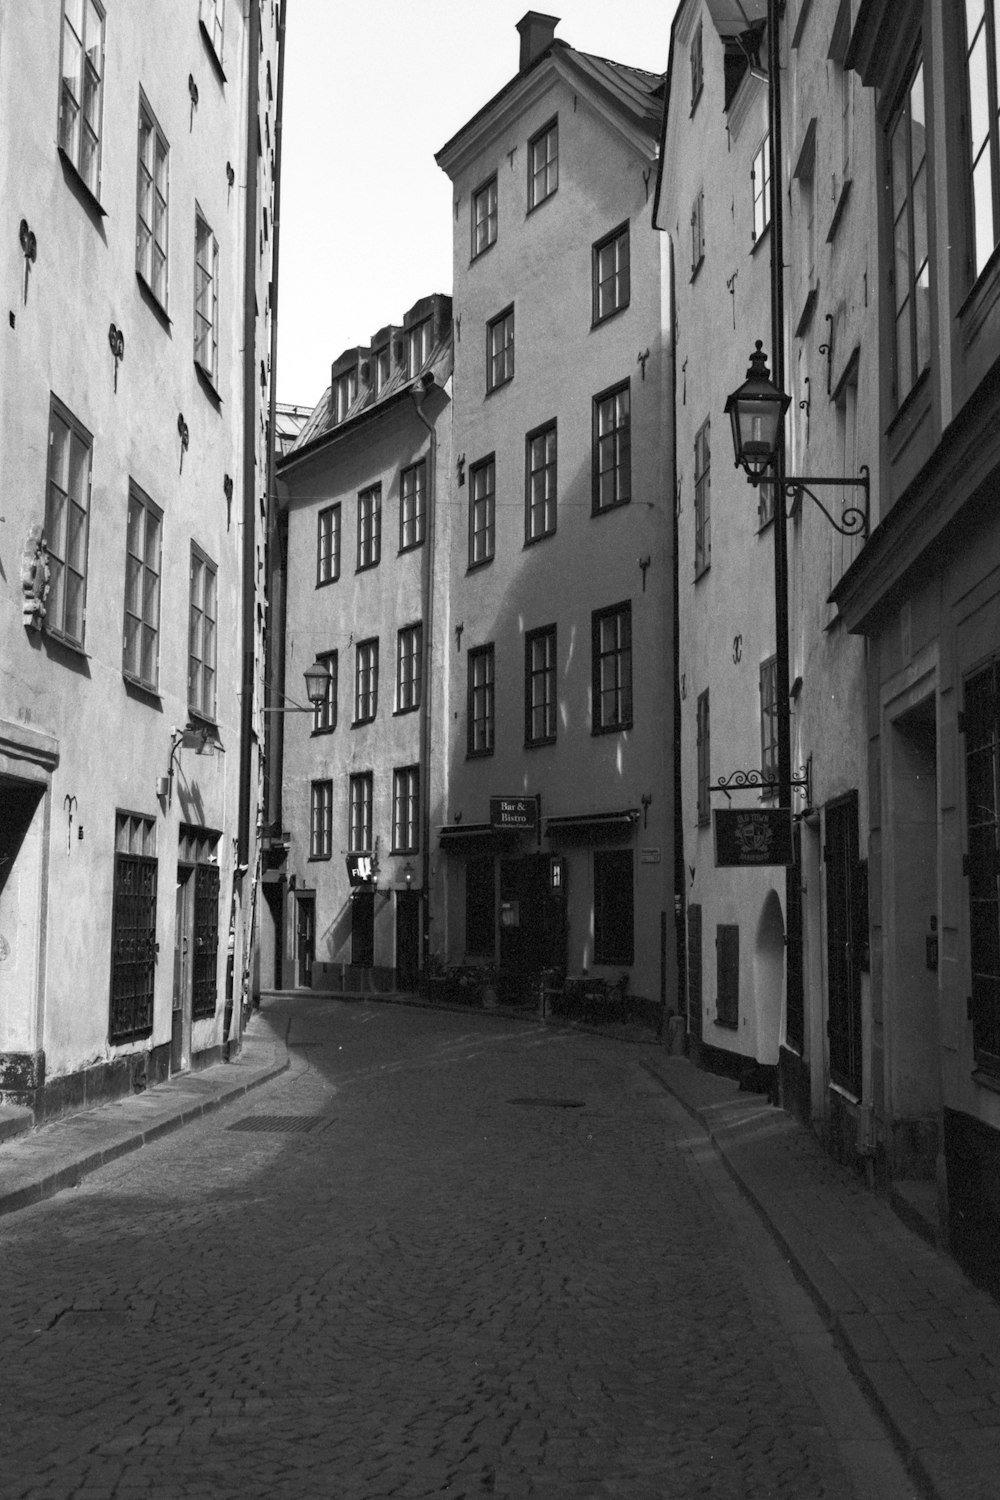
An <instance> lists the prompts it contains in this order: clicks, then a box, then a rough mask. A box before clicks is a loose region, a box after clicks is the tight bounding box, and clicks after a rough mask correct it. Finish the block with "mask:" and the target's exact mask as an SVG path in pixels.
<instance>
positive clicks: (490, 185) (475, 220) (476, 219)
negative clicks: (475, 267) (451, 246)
mask: <svg viewBox="0 0 1000 1500" xmlns="http://www.w3.org/2000/svg"><path fill="white" fill-rule="evenodd" d="M496 237H497V179H496V173H494V175H493V176H492V177H491V178H490V180H489V181H488V182H484V183H483V185H482V187H481V188H477V189H476V191H475V192H474V193H473V195H472V258H473V260H475V258H476V256H477V255H482V253H483V251H484V250H488V249H489V248H490V246H491V245H492V244H495V243H496Z"/></svg>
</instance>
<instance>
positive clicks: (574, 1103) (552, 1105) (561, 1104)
mask: <svg viewBox="0 0 1000 1500" xmlns="http://www.w3.org/2000/svg"><path fill="white" fill-rule="evenodd" d="M586 1102H587V1101H586V1099H508V1100H507V1103H508V1104H527V1105H534V1106H535V1107H537V1108H539V1109H582V1108H583V1106H584V1105H585V1104H586Z"/></svg>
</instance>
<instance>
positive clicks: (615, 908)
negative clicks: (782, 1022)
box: [435, 12, 674, 1006]
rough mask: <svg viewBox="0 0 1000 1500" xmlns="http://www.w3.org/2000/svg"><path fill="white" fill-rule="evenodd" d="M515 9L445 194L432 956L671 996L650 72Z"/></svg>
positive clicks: (507, 994) (666, 505) (664, 496)
mask: <svg viewBox="0 0 1000 1500" xmlns="http://www.w3.org/2000/svg"><path fill="white" fill-rule="evenodd" d="M556 24H557V22H556V19H555V18H554V17H551V16H545V15H541V14H539V13H537V12H529V13H528V14H527V15H526V16H525V17H524V19H523V20H522V21H521V22H520V23H519V26H518V30H519V33H520V57H519V69H518V72H517V74H516V75H515V76H514V78H512V80H511V82H510V83H509V84H508V85H507V86H506V87H505V88H504V89H502V90H501V91H500V93H499V94H497V95H496V96H495V97H494V98H493V99H491V100H490V101H489V102H488V103H487V104H485V105H484V106H483V108H482V109H481V110H480V111H479V112H478V113H477V114H476V115H475V116H474V117H473V118H472V119H471V120H470V121H468V122H467V124H465V125H464V126H463V127H462V129H461V130H459V131H458V132H457V134H456V135H455V136H453V137H452V139H451V140H450V141H449V142H448V143H447V144H446V145H445V146H444V147H443V148H442V149H441V151H439V152H438V156H437V160H438V163H439V165H440V166H441V167H442V169H443V170H444V171H445V172H446V173H447V174H448V176H449V178H450V179H451V182H452V185H453V197H454V207H455V238H454V296H455V308H456V320H455V329H456V336H455V397H454V405H453V411H452V434H453V451H454V466H453V469H452V471H451V473H450V475H449V497H450V503H449V508H448V528H447V537H445V536H444V534H443V531H444V529H442V543H443V544H444V545H446V546H447V569H448V590H447V591H448V598H449V601H450V612H451V613H450V622H449V625H448V628H447V635H446V640H445V639H444V632H442V650H444V649H445V646H446V649H447V656H448V662H449V665H448V668H447V671H446V673H445V683H446V690H447V692H448V695H449V697H448V712H447V727H448V738H447V742H446V748H445V754H446V757H447V788H446V799H447V800H446V807H445V816H444V818H443V819H442V825H443V826H441V827H440V828H439V829H438V830H437V831H438V834H439V850H440V857H441V860H442V867H443V889H444V907H443V911H442V915H441V920H440V923H439V924H438V925H437V926H436V929H435V932H436V939H440V946H439V949H438V951H439V952H440V955H441V957H442V958H443V959H444V960H445V961H446V962H448V963H450V964H470V965H478V966H481V967H484V968H486V969H487V970H492V969H495V970H496V971H497V976H496V983H497V985H498V990H499V993H500V995H501V998H508V999H516V998H520V997H522V996H523V995H524V994H525V990H526V987H528V986H530V983H531V981H532V978H533V976H536V975H537V974H539V973H540V972H541V971H543V970H555V971H557V972H559V973H561V974H565V975H568V976H570V977H577V978H583V979H589V980H591V981H593V980H595V979H602V980H604V981H605V982H615V983H619V984H620V983H621V982H622V980H624V981H625V983H626V984H627V985H628V988H629V990H630V992H631V993H632V994H634V995H637V996H640V997H643V998H645V999H647V1000H649V1001H650V1002H651V1003H653V1004H654V1005H656V1006H659V1005H660V1004H661V1003H662V1002H663V1000H664V998H665V997H666V995H667V992H668V990H669V994H670V996H671V997H673V993H674V989H673V977H674V947H673V945H674V917H673V909H672V907H673V902H672V883H673V870H672V858H673V841H672V822H673V809H672V801H671V795H670V787H671V765H672V753H673V752H672V745H671V735H670V729H669V726H670V704H671V692H672V689H671V496H670V493H669V484H668V477H667V476H668V462H669V457H668V455H669V447H668V434H669V424H670V412H669V383H668V369H667V367H666V365H665V361H664V353H663V341H662V319H663V315H664V306H665V304H664V288H665V279H664V270H663V265H664V260H663V253H662V245H661V242H660V237H659V236H658V235H657V234H656V233H655V232H654V231H653V229H652V226H651V222H650V202H651V194H652V187H653V182H654V175H655V153H656V135H657V126H658V121H659V115H660V109H661V84H662V79H661V78H660V77H659V76H658V75H655V74H651V73H646V72H643V71H641V70H639V69H635V68H629V67H624V66H621V65H619V64H616V63H613V62H609V61H607V60H606V59H602V58H596V57H591V56H589V55H588V54H585V53H582V52H577V51H575V50H574V49H573V48H572V47H570V46H569V45H568V44H566V43H564V42H562V41H561V40H559V39H556V38H555V36H554V31H555V27H556Z"/></svg>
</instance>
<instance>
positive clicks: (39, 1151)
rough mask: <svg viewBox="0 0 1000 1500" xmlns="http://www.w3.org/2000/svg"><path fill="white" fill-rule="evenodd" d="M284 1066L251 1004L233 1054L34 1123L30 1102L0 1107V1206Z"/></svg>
mask: <svg viewBox="0 0 1000 1500" xmlns="http://www.w3.org/2000/svg"><path fill="white" fill-rule="evenodd" d="M287 1067H288V1053H287V1050H286V1048H285V1039H284V1035H283V1034H282V1035H278V1034H277V1033H276V1032H275V1030H274V1029H273V1028H272V1026H271V1025H269V1024H268V1021H267V1019H266V1018H265V1016H263V1015H262V1014H261V1013H260V1012H257V1013H256V1014H254V1015H252V1016H251V1018H250V1021H249V1024H248V1026H247V1030H246V1032H245V1034H244V1037H243V1047H242V1050H241V1051H240V1054H239V1056H238V1057H236V1058H234V1059H233V1061H232V1062H229V1063H221V1062H220V1063H216V1064H214V1066H212V1067H210V1068H205V1069H204V1070H203V1071H202V1072H199V1073H183V1074H181V1075H179V1076H178V1077H176V1078H171V1079H169V1080H168V1082H166V1083H161V1084H158V1085H157V1087H156V1088H152V1089H149V1090H148V1091H147V1092H146V1093H144V1094H132V1095H129V1096H128V1097H127V1098H125V1099H118V1100H115V1101H113V1102H112V1103H109V1104H100V1105H96V1106H94V1107H93V1108H91V1109H86V1110H81V1111H80V1113H79V1114H72V1115H65V1116H63V1117H62V1118H60V1119H58V1120H55V1121H53V1122H52V1123H51V1124H47V1125H43V1126H41V1127H40V1128H39V1129H38V1130H32V1129H30V1126H31V1111H30V1110H26V1109H18V1108H16V1107H11V1106H4V1107H0V1143H2V1144H0V1214H6V1213H11V1212H13V1210H15V1209H18V1208H25V1207H26V1206H27V1205H28V1204H29V1203H37V1202H38V1200H39V1199H41V1198H50V1197H51V1196H52V1195H53V1193H58V1192H61V1191H62V1189H63V1188H67V1187H73V1186H74V1184H75V1183H77V1182H79V1181H80V1179H81V1177H85V1176H86V1175H87V1173H88V1172H93V1171H96V1169H97V1168H98V1167H101V1166H104V1164H105V1163H106V1162H110V1161H114V1160H115V1159H116V1157H119V1156H125V1155H126V1154H127V1153H128V1152H129V1151H137V1150H138V1149H139V1147H140V1146H144V1145H146V1144H147V1142H149V1141H155V1140H156V1139H157V1137H158V1136H161V1135H167V1134H168V1133H169V1132H170V1131H172V1130H179V1129H180V1128H181V1127H182V1126H183V1125H189V1124H190V1123H191V1121H192V1120H196V1119H198V1118H199V1117H200V1116H201V1115H207V1114H210V1113H211V1112H212V1111H213V1110H216V1109H219V1108H221V1106H222V1105H224V1104H229V1103H231V1102H232V1100H234V1099H240V1098H242V1097H243V1095H244V1094H246V1093H248V1092H249V1090H250V1089H253V1088H256V1087H257V1086H258V1085H259V1084H262V1083H266V1082H267V1081H268V1079H270V1078H274V1077H276V1076H277V1075H278V1074H279V1073H283V1072H284V1071H285V1069H286V1068H287Z"/></svg>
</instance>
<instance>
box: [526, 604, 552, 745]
mask: <svg viewBox="0 0 1000 1500" xmlns="http://www.w3.org/2000/svg"><path fill="white" fill-rule="evenodd" d="M555 738H556V627H555V626H554V625H546V626H544V627H543V628H542V629H541V630H530V631H529V632H528V633H527V635H526V636H525V638H524V743H525V744H526V745H551V744H553V743H554V742H555Z"/></svg>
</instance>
